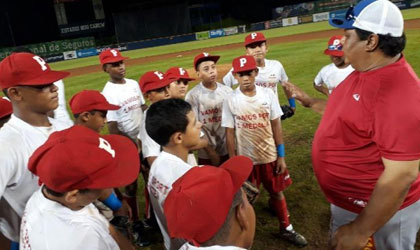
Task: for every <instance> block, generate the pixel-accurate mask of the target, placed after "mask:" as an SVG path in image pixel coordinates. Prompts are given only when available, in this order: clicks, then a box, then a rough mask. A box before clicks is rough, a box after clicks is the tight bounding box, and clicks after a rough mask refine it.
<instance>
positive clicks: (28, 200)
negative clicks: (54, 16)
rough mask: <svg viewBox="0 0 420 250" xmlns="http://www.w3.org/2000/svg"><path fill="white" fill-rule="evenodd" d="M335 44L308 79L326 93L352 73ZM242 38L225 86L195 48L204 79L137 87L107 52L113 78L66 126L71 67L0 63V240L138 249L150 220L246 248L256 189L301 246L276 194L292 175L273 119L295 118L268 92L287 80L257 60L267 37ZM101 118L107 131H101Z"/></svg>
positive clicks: (158, 79)
mask: <svg viewBox="0 0 420 250" xmlns="http://www.w3.org/2000/svg"><path fill="white" fill-rule="evenodd" d="M341 39H342V37H341V36H333V37H332V38H331V39H330V40H329V41H328V47H327V49H326V50H325V51H324V53H325V54H326V55H329V56H330V58H331V61H332V63H331V64H330V65H327V66H325V67H324V68H323V69H322V70H321V71H320V72H319V74H318V75H317V76H316V78H315V80H314V87H315V88H316V89H317V90H319V91H320V92H322V93H324V94H326V95H329V94H331V92H332V91H333V89H334V88H335V87H336V86H337V85H338V84H339V83H340V82H341V81H342V80H344V79H345V78H346V77H347V76H348V75H349V74H350V73H351V72H352V71H353V70H354V69H353V68H352V67H351V66H350V65H349V63H348V62H345V60H344V55H343V51H342V44H341ZM244 46H245V54H246V55H243V56H239V57H237V58H235V59H233V61H232V69H231V70H230V71H229V72H228V73H227V75H226V76H224V77H223V83H220V82H218V81H217V79H218V71H217V62H218V60H219V58H220V56H217V55H212V54H209V53H206V52H202V53H200V54H198V55H196V56H195V58H194V59H193V68H194V70H195V71H196V76H197V78H198V80H199V81H200V82H199V83H198V84H197V85H196V86H195V87H193V88H191V89H190V90H188V84H189V82H190V81H193V80H196V79H194V78H192V77H190V76H189V74H188V72H187V71H186V70H185V69H183V68H180V67H171V68H170V69H168V70H167V71H166V72H165V73H164V72H160V71H158V70H155V71H149V72H146V73H144V74H143V75H141V77H140V79H139V80H138V82H137V81H135V80H132V79H127V78H125V75H126V71H125V68H126V67H125V63H124V61H125V60H126V59H128V58H127V57H123V56H122V55H121V54H120V52H119V51H118V50H117V49H107V50H104V51H103V52H101V54H100V55H99V60H100V64H101V66H102V68H103V71H104V72H105V73H107V74H108V75H109V80H108V82H107V83H106V84H105V86H104V88H103V91H102V92H99V91H97V90H83V91H80V92H78V93H76V94H75V95H74V96H73V97H72V98H71V100H70V101H69V105H70V109H71V112H72V114H73V117H74V125H73V126H71V125H69V124H68V123H66V122H62V121H60V119H58V117H56V118H52V117H51V113H52V112H53V111H54V110H55V109H56V108H57V106H58V98H59V97H58V95H59V94H58V88H57V86H56V85H55V84H54V82H57V81H61V80H62V79H63V78H65V77H67V76H68V75H69V73H67V72H63V71H54V70H51V69H50V66H49V65H48V64H47V63H46V62H45V61H44V60H43V59H42V58H41V57H39V56H37V55H34V54H31V53H25V52H20V53H13V54H11V55H10V56H8V57H6V58H5V59H4V60H3V61H1V63H0V87H1V89H2V90H3V93H4V95H5V97H7V99H6V98H2V99H0V126H2V128H1V129H0V162H1V163H0V164H1V166H0V198H1V199H0V232H1V234H2V235H3V239H2V241H1V242H2V244H5V242H8V244H10V249H33V250H45V249H134V248H135V247H139V246H145V245H148V244H149V243H150V242H149V241H148V239H147V237H146V236H145V233H146V231H147V230H153V228H154V229H156V230H160V233H161V234H162V236H163V243H164V247H165V249H168V250H173V249H174V250H175V249H184V250H187V249H189V250H193V249H208V250H211V249H249V248H251V246H252V242H253V239H254V234H255V227H256V222H255V220H256V218H255V213H254V210H253V207H252V205H251V203H252V202H253V201H254V200H255V197H257V196H258V189H259V187H260V184H261V183H262V185H263V186H264V188H265V189H266V190H267V192H268V193H269V197H270V198H269V201H268V206H269V209H270V210H271V211H272V212H273V214H275V216H276V218H277V220H278V221H279V231H278V232H276V233H275V234H274V235H275V236H276V237H278V238H281V239H284V240H286V241H289V242H291V243H292V244H294V245H296V246H299V247H303V246H306V245H307V244H308V243H307V241H306V239H305V237H304V236H302V235H301V234H299V233H298V232H296V231H295V229H294V227H293V226H292V223H291V222H290V219H289V217H290V214H289V211H288V208H287V202H286V198H285V196H284V193H283V191H284V190H285V189H286V188H287V187H288V186H290V185H291V184H292V178H291V176H290V174H289V171H288V169H287V164H286V160H285V159H286V147H285V141H284V139H283V133H282V124H281V120H284V119H286V118H288V117H291V116H293V114H294V112H295V109H296V103H295V99H294V98H293V96H292V93H291V92H290V91H288V89H287V88H284V92H285V95H286V97H287V99H288V101H289V105H283V106H280V104H279V98H278V93H277V89H278V87H280V86H281V83H285V82H288V81H289V79H288V77H287V74H286V72H285V70H284V68H283V66H282V64H281V63H280V62H279V61H277V60H269V59H266V54H267V52H268V44H267V41H266V38H265V37H264V35H263V34H262V33H260V32H255V33H250V34H248V35H247V36H246V37H245V42H244ZM235 85H238V86H237V87H236V88H235ZM146 102H148V105H146ZM105 125H107V126H108V131H109V135H102V134H100V132H101V131H102V129H103V128H104V126H105ZM196 156H197V158H196ZM139 174H141V175H142V177H143V179H144V181H145V190H144V200H145V204H146V205H145V208H144V210H145V215H144V217H145V218H144V220H140V217H139V215H138V201H137V197H138V194H137V189H138V188H137V181H138V177H139ZM123 189H124V190H123ZM292 213H293V211H292ZM7 248H9V247H7ZM2 249H6V248H2Z"/></svg>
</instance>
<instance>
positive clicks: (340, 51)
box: [324, 49, 344, 56]
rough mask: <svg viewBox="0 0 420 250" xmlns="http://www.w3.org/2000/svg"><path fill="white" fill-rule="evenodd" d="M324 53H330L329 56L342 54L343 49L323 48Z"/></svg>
mask: <svg viewBox="0 0 420 250" xmlns="http://www.w3.org/2000/svg"><path fill="white" fill-rule="evenodd" d="M324 54H326V55H330V56H344V51H342V50H329V49H326V50H324Z"/></svg>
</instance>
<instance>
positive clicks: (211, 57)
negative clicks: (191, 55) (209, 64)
mask: <svg viewBox="0 0 420 250" xmlns="http://www.w3.org/2000/svg"><path fill="white" fill-rule="evenodd" d="M219 58H220V56H206V57H202V58H200V59H198V60H197V61H196V62H195V63H194V67H195V68H196V69H197V65H199V64H200V63H202V62H204V61H213V62H214V63H217V61H219Z"/></svg>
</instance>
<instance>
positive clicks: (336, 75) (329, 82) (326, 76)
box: [314, 63, 354, 94]
mask: <svg viewBox="0 0 420 250" xmlns="http://www.w3.org/2000/svg"><path fill="white" fill-rule="evenodd" d="M353 71H354V69H353V67H352V66H351V65H348V66H347V67H345V68H342V69H340V68H337V67H336V66H335V65H334V63H331V64H328V65H326V66H324V67H323V68H322V69H321V70H320V71H319V72H318V75H316V77H315V80H314V83H315V85H316V86H321V85H322V84H325V85H326V86H327V88H328V91H329V93H330V94H331V92H332V91H333V89H334V88H336V87H337V86H338V84H340V83H341V82H342V81H343V80H344V79H346V77H347V76H348V75H350V74H351V73H352V72H353Z"/></svg>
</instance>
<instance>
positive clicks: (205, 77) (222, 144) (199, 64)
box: [185, 52, 232, 166]
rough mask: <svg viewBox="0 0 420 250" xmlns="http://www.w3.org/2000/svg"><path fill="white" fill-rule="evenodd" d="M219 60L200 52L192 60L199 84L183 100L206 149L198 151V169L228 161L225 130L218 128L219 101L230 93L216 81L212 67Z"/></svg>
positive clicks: (220, 111) (213, 67) (220, 107)
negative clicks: (200, 129)
mask: <svg viewBox="0 0 420 250" xmlns="http://www.w3.org/2000/svg"><path fill="white" fill-rule="evenodd" d="M219 58H220V56H214V55H210V54H209V53H206V52H203V53H200V54H198V55H197V56H196V57H195V58H194V68H195V70H196V73H197V76H198V78H200V80H201V82H200V83H199V84H198V85H197V86H195V87H194V88H192V89H191V90H190V91H189V92H188V93H187V96H186V97H185V100H186V101H187V102H189V103H190V104H191V106H192V108H193V110H194V113H195V115H196V117H197V119H198V120H199V121H200V122H201V123H202V124H203V131H204V134H205V135H206V137H207V139H208V141H209V147H206V148H204V149H201V150H199V151H198V164H199V165H215V166H218V165H219V164H220V163H223V162H224V161H226V160H227V159H228V158H229V155H228V153H227V149H226V141H225V135H226V132H225V131H226V130H225V128H222V127H221V121H222V106H223V100H225V99H226V98H227V96H228V95H229V94H230V93H231V92H232V89H231V88H230V87H227V86H225V85H223V84H221V83H218V82H217V81H216V78H217V68H216V63H217V61H218V60H219Z"/></svg>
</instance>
